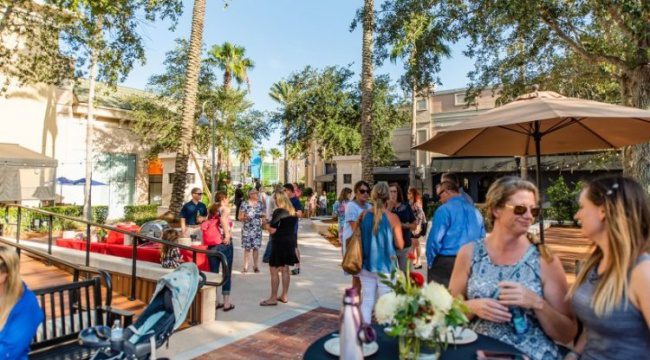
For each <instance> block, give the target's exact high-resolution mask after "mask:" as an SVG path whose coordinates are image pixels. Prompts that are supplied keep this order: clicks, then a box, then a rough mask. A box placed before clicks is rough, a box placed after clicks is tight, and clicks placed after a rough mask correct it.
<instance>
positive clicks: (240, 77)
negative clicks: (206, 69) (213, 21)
mask: <svg viewBox="0 0 650 360" xmlns="http://www.w3.org/2000/svg"><path fill="white" fill-rule="evenodd" d="M208 62H209V63H210V64H212V65H216V66H218V67H219V68H220V69H221V70H223V87H224V89H229V88H230V84H231V82H232V79H233V78H234V79H235V81H237V83H238V84H241V83H243V82H246V84H248V87H249V88H250V81H249V78H248V70H250V69H253V68H254V67H255V64H254V63H253V60H251V59H249V58H247V57H246V49H245V48H244V47H243V46H237V45H234V44H232V43H230V42H228V41H226V42H224V43H223V45H213V46H212V48H210V50H209V51H208ZM249 90H250V89H249Z"/></svg>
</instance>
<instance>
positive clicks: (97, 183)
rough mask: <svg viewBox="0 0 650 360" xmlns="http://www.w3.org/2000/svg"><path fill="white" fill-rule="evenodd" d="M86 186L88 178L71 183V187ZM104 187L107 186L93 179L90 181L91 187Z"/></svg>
mask: <svg viewBox="0 0 650 360" xmlns="http://www.w3.org/2000/svg"><path fill="white" fill-rule="evenodd" d="M85 184H86V178H81V179H77V180H74V181H73V182H72V183H71V185H85ZM103 185H106V184H104V183H103V182H101V181H97V180H92V179H91V180H90V186H103Z"/></svg>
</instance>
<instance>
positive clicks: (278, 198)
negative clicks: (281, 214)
mask: <svg viewBox="0 0 650 360" xmlns="http://www.w3.org/2000/svg"><path fill="white" fill-rule="evenodd" d="M273 200H275V204H276V205H277V208H282V209H285V210H287V211H288V212H289V215H291V216H296V209H295V208H294V207H293V204H291V200H289V198H288V197H287V195H286V194H285V193H284V191H276V192H275V193H273Z"/></svg>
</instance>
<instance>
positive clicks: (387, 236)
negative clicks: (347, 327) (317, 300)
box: [359, 181, 404, 324]
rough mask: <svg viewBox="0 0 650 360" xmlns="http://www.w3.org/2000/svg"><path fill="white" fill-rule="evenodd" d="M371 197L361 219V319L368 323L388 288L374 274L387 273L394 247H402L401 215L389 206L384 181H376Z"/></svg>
mask: <svg viewBox="0 0 650 360" xmlns="http://www.w3.org/2000/svg"><path fill="white" fill-rule="evenodd" d="M370 198H371V200H372V201H373V209H372V211H368V212H366V213H365V214H364V215H362V219H361V243H362V253H363V268H362V269H361V272H360V273H359V279H360V280H361V289H362V296H361V315H362V318H363V319H362V321H364V322H366V323H368V324H369V323H371V321H372V309H373V307H374V306H375V302H376V301H377V299H378V298H380V297H381V296H382V295H384V294H386V293H388V292H390V288H389V287H388V286H386V285H385V284H382V283H381V279H380V278H379V276H378V275H377V274H378V273H382V274H386V275H388V274H390V272H391V271H392V270H393V268H394V266H395V262H394V261H393V260H392V257H395V256H396V251H395V249H398V250H401V249H402V248H403V247H404V239H403V238H402V225H401V223H400V219H399V217H397V215H395V214H393V213H392V212H391V211H390V210H389V209H388V201H389V191H388V184H387V183H386V182H384V181H381V182H379V183H377V184H376V185H375V186H374V187H373V188H372V193H371V195H370Z"/></svg>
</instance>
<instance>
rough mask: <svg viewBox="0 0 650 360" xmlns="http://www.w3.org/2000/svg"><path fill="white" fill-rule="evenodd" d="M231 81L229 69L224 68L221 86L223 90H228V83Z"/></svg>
mask: <svg viewBox="0 0 650 360" xmlns="http://www.w3.org/2000/svg"><path fill="white" fill-rule="evenodd" d="M231 83H232V74H231V73H230V71H228V70H226V71H224V72H223V88H224V89H225V90H230V84H231Z"/></svg>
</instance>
